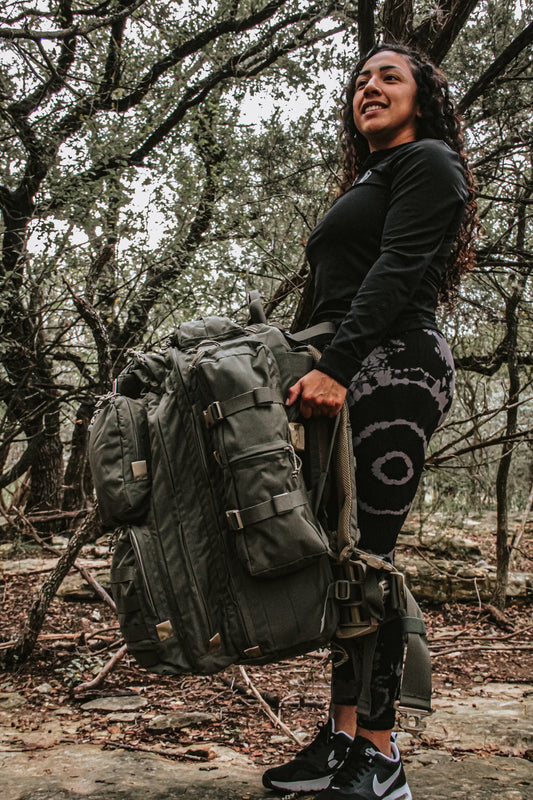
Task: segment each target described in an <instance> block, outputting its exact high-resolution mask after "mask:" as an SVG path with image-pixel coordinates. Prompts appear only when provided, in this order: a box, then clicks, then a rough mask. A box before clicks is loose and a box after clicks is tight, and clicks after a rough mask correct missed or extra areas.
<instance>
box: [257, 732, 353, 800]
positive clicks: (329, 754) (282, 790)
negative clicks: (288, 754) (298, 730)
mask: <svg viewBox="0 0 533 800" xmlns="http://www.w3.org/2000/svg"><path fill="white" fill-rule="evenodd" d="M351 744H352V739H350V737H349V736H347V735H346V734H345V733H341V732H339V733H335V732H334V731H333V720H331V719H330V720H328V722H327V723H326V724H325V725H321V726H320V730H319V732H318V735H317V736H316V738H315V739H314V741H312V742H311V744H309V745H307V747H305V748H304V749H303V750H302V751H301V752H300V753H298V755H297V756H296V757H295V758H294V759H293V760H292V761H289V763H288V764H282V766H281V767H273V768H272V769H268V770H267V771H266V772H265V774H264V775H263V786H266V788H267V789H273V790H274V791H275V792H278V793H279V794H288V793H289V792H318V791H320V790H321V789H325V788H326V787H327V786H329V783H330V781H331V779H332V777H333V775H334V774H335V772H336V771H337V770H338V769H339V767H340V766H341V765H342V764H343V763H344V761H345V759H346V756H347V755H348V751H349V749H350V746H351Z"/></svg>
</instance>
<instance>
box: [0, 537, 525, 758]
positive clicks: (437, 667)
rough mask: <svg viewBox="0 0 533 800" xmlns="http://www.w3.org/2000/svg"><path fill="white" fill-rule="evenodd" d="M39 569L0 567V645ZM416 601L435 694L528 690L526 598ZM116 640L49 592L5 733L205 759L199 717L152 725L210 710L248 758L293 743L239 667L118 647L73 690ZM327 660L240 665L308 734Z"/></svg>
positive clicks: (213, 738)
mask: <svg viewBox="0 0 533 800" xmlns="http://www.w3.org/2000/svg"><path fill="white" fill-rule="evenodd" d="M527 541H528V543H527V544H526V545H525V546H524V550H523V555H522V557H521V558H522V563H521V565H520V566H521V567H522V569H523V568H525V567H526V566H527V564H529V566H530V565H531V563H532V562H531V555H533V553H531V550H532V549H533V548H532V545H531V540H530V539H528V540H527ZM106 555H107V553H106V550H105V547H103V546H102V545H98V546H97V545H94V546H92V547H88V548H86V549H85V551H84V558H88V559H91V558H92V559H94V560H95V561H97V562H101V561H102V559H104V560H105V557H106ZM41 556H44V554H43V553H42V552H40V551H36V550H35V549H31V550H27V551H26V552H25V553H22V554H20V556H19V557H20V559H21V561H23V560H24V559H25V558H27V557H32V558H36V557H41ZM47 557H48V556H47ZM36 569H38V564H37V567H36ZM43 578H44V574H43V572H40V571H33V572H30V573H28V574H24V573H18V574H4V575H3V578H2V576H1V573H0V598H1V609H0V623H1V627H0V631H1V639H0V641H1V642H4V643H7V642H8V641H9V640H10V639H12V638H13V637H14V636H16V635H17V633H18V632H19V630H20V627H21V625H22V622H23V619H24V615H25V613H26V610H27V608H28V606H29V598H31V597H32V595H34V593H35V592H36V591H37V589H38V588H39V586H40V585H41V583H42V581H43ZM424 610H425V618H426V623H427V626H428V631H429V639H430V643H431V650H432V660H433V670H434V673H433V680H434V687H435V693H436V696H437V697H438V696H439V693H441V692H444V693H446V692H448V693H449V691H450V690H453V689H455V690H457V692H458V694H462V693H466V694H468V692H469V690H470V689H471V688H472V687H473V686H474V687H475V686H482V685H488V684H490V683H513V684H523V685H524V689H525V690H526V691H527V687H528V684H529V685H530V681H531V678H532V675H533V668H532V667H533V647H532V646H531V630H532V628H533V622H532V617H531V606H530V605H528V604H524V603H520V604H513V605H511V606H510V607H509V608H507V609H506V612H505V619H502V618H501V617H499V616H498V615H496V616H495V615H494V613H493V612H492V611H491V609H490V608H488V607H486V606H483V605H481V604H480V603H478V602H472V603H468V604H460V605H459V604H456V605H444V606H441V607H435V608H430V607H428V608H426V609H424ZM120 644H121V638H120V633H119V630H118V626H117V622H116V619H115V617H114V614H113V612H112V611H111V610H110V609H109V608H108V607H107V606H106V605H105V604H103V603H102V602H101V601H96V600H95V601H93V602H87V601H85V602H66V601H64V600H61V599H59V598H55V599H54V601H53V603H52V606H51V608H50V612H49V614H48V615H47V618H46V622H45V625H44V628H43V630H42V632H41V636H40V638H39V641H38V644H37V646H36V648H35V651H34V653H33V654H32V656H31V658H30V659H29V661H28V662H27V663H26V664H24V665H23V666H22V667H21V668H20V669H18V670H17V671H16V672H13V673H12V672H10V673H7V672H4V673H0V695H1V694H2V693H14V694H16V695H17V696H20V697H21V698H23V700H25V702H24V704H23V705H21V706H20V708H18V709H17V711H16V713H14V714H13V722H12V726H13V728H14V731H13V733H14V734H16V732H19V733H20V734H23V733H24V732H29V731H31V730H32V729H35V728H36V727H38V726H42V724H43V721H45V720H50V721H52V720H53V719H54V717H57V716H58V715H59V716H62V717H63V718H65V717H68V721H69V723H71V724H69V730H70V731H72V733H71V734H70V735H69V738H68V740H69V741H70V742H71V743H72V744H81V743H92V744H98V745H101V746H104V747H106V748H119V747H120V748H126V749H129V750H139V751H143V752H144V751H147V752H157V753H165V751H168V752H169V754H170V753H171V752H172V751H173V750H174V751H175V750H176V748H177V747H179V750H180V752H181V753H182V754H183V752H185V751H188V752H189V757H190V758H192V759H197V760H207V761H208V760H209V752H208V751H206V749H205V745H204V742H205V724H206V722H205V720H204V721H202V720H201V719H200V721H197V722H194V721H193V722H192V723H191V724H189V725H187V726H186V727H184V728H180V729H171V730H168V731H160V730H158V731H154V730H153V728H152V727H151V724H150V723H151V720H152V719H153V718H154V717H156V716H158V715H161V714H169V713H172V712H203V713H205V714H208V715H209V717H207V718H206V719H209V729H210V738H209V741H210V742H211V743H212V744H221V745H225V746H229V747H231V748H233V749H234V750H236V751H238V752H240V753H243V754H246V755H247V756H248V757H249V758H250V759H252V760H253V762H254V763H256V764H259V765H263V764H269V763H272V762H273V761H274V760H275V761H278V762H279V760H280V759H283V758H284V757H285V756H286V755H289V754H291V753H293V752H294V751H295V749H297V745H296V744H295V742H294V741H292V740H290V739H287V737H286V736H283V735H282V731H281V730H280V729H278V728H276V726H275V725H274V724H273V722H272V721H271V720H270V719H268V718H267V716H266V715H265V713H263V711H262V710H261V708H260V706H259V704H258V701H257V699H256V698H255V697H254V696H253V695H252V694H251V693H250V691H249V690H247V689H246V686H245V684H244V677H243V675H242V672H241V671H240V670H239V668H238V667H232V668H230V669H227V670H226V671H224V672H222V673H219V674H217V675H214V676H209V677H198V676H183V677H178V678H171V677H160V676H153V675H150V674H148V673H146V672H144V671H143V670H141V669H139V668H138V667H137V666H136V665H135V663H134V662H133V661H132V659H131V658H130V657H129V656H128V655H126V656H125V657H124V658H123V659H122V660H121V661H120V662H119V663H118V664H117V665H116V666H115V667H114V669H113V670H112V671H111V672H110V674H109V675H108V676H107V677H106V678H105V680H104V681H103V682H102V683H101V684H100V685H98V686H96V687H95V688H93V689H89V690H86V691H82V692H80V691H79V689H78V687H79V685H80V684H81V683H83V682H86V681H89V680H91V679H93V678H94V677H95V675H96V674H98V672H99V671H100V670H101V668H102V667H103V666H104V665H105V664H106V663H107V662H108V661H109V659H110V657H111V655H112V654H113V653H116V652H117V650H118V649H119V647H120ZM1 647H2V645H1V643H0V648H1ZM4 647H5V644H4ZM329 669H330V668H329V663H328V655H327V653H313V654H310V655H307V656H302V657H299V658H295V659H292V660H290V661H285V662H281V663H277V664H273V665H269V666H264V667H260V668H258V667H247V670H246V671H247V674H248V676H249V678H250V679H251V681H252V682H253V684H254V686H255V687H256V689H257V690H258V691H259V692H260V693H261V694H262V696H263V697H264V699H265V700H266V701H267V702H268V704H269V705H270V706H271V707H272V709H273V710H274V712H275V713H276V714H278V715H279V716H280V718H281V719H282V720H283V722H284V723H285V724H286V725H287V726H288V727H289V728H290V729H291V730H292V731H293V732H295V733H297V734H299V733H304V732H306V733H307V734H309V733H310V732H311V734H312V731H313V729H314V727H315V725H316V724H317V723H319V722H321V721H323V720H324V718H325V716H326V713H327V706H328V683H329ZM132 694H133V695H137V696H139V697H140V698H144V699H145V700H147V701H148V703H147V705H146V708H147V709H149V710H147V711H146V712H145V713H141V714H130V715H129V716H128V714H127V713H126V714H123V715H122V716H121V715H120V714H119V715H115V716H113V715H111V716H110V715H109V714H108V713H101V714H99V713H98V712H96V713H95V712H92V713H90V714H88V713H87V712H86V711H84V709H83V708H82V706H83V704H84V703H86V702H88V701H89V700H93V699H96V698H100V697H103V696H106V697H108V696H110V695H114V696H127V695H132ZM530 755H531V754H530Z"/></svg>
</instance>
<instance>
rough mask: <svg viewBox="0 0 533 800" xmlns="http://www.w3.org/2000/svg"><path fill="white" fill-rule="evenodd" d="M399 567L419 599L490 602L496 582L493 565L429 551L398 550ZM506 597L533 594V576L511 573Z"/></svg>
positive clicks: (521, 597) (521, 596)
mask: <svg viewBox="0 0 533 800" xmlns="http://www.w3.org/2000/svg"><path fill="white" fill-rule="evenodd" d="M396 566H397V567H398V569H399V570H401V571H402V572H403V573H404V574H405V579H406V583H407V586H408V587H409V588H410V589H411V591H412V593H413V595H414V596H415V598H416V599H417V600H419V601H420V600H425V601H427V602H429V603H434V604H441V603H449V602H451V603H453V602H464V601H471V600H478V596H479V599H481V601H483V602H488V601H490V599H491V597H492V594H493V592H494V587H495V583H496V571H495V569H494V568H493V567H483V566H481V565H479V564H478V565H475V566H474V565H472V564H469V563H468V562H466V561H459V560H458V559H445V558H438V557H436V556H433V555H432V554H431V553H429V554H428V555H427V556H426V557H425V558H422V557H421V556H420V555H418V553H414V552H413V551H411V550H402V549H400V550H398V551H397V553H396ZM507 596H508V597H510V598H513V600H524V601H526V600H528V599H529V598H531V597H533V575H532V574H530V573H527V572H512V573H510V575H509V583H508V589H507Z"/></svg>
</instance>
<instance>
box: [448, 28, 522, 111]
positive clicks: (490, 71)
mask: <svg viewBox="0 0 533 800" xmlns="http://www.w3.org/2000/svg"><path fill="white" fill-rule="evenodd" d="M532 42H533V22H530V23H529V25H528V26H527V28H525V29H524V30H523V31H522V33H519V34H518V36H517V37H516V38H515V39H513V41H512V42H511V43H510V44H509V45H507V47H506V48H505V50H504V51H503V53H500V55H499V56H498V57H497V58H495V59H494V61H493V62H492V64H491V65H490V67H488V68H487V69H486V70H485V72H484V73H483V75H481V76H480V77H479V78H478V80H477V81H476V82H475V83H474V84H473V85H472V86H471V87H470V89H469V90H468V92H467V93H466V94H465V95H464V97H463V98H462V99H461V100H460V102H459V104H458V108H459V110H460V111H461V113H464V112H465V111H466V110H467V109H468V108H469V107H470V106H471V105H472V103H474V102H475V101H476V100H477V99H478V97H481V95H482V94H483V93H484V92H485V91H486V90H487V89H488V87H489V86H491V85H492V84H493V83H494V79H495V78H497V77H498V75H501V74H502V73H503V72H504V71H505V69H506V68H507V67H508V66H509V64H510V63H511V62H512V61H513V60H514V59H515V58H517V57H518V56H519V55H520V53H521V52H522V51H523V50H525V48H526V47H528V46H529V45H530V44H531V43H532Z"/></svg>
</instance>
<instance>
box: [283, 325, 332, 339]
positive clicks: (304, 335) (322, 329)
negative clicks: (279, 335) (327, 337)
mask: <svg viewBox="0 0 533 800" xmlns="http://www.w3.org/2000/svg"><path fill="white" fill-rule="evenodd" d="M336 330H337V328H336V326H335V325H334V324H333V322H319V323H318V324H317V325H311V327H310V328H305V330H303V331H298V332H297V333H289V336H290V337H291V339H294V340H295V341H296V342H306V341H307V340H308V339H314V337H315V336H323V335H324V334H326V333H335V332H336Z"/></svg>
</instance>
